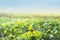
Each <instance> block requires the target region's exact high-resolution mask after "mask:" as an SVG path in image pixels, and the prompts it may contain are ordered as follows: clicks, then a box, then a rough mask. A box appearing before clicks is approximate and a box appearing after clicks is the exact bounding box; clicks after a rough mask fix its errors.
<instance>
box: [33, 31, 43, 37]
mask: <svg viewBox="0 0 60 40" xmlns="http://www.w3.org/2000/svg"><path fill="white" fill-rule="evenodd" d="M33 35H34V36H42V32H40V31H33Z"/></svg>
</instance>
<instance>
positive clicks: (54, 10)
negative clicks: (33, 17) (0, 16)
mask: <svg viewBox="0 0 60 40" xmlns="http://www.w3.org/2000/svg"><path fill="white" fill-rule="evenodd" d="M0 12H6V13H30V14H32V13H33V14H35V13H36V14H37V13H38V14H45V13H47V14H60V0H0Z"/></svg>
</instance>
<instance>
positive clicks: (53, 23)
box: [0, 16, 60, 40]
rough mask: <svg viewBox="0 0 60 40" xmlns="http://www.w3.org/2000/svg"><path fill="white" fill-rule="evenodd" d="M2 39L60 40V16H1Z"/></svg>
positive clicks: (0, 38)
mask: <svg viewBox="0 0 60 40" xmlns="http://www.w3.org/2000/svg"><path fill="white" fill-rule="evenodd" d="M0 40H60V18H59V17H46V16H43V17H41V16H32V17H28V16H27V17H23V16H22V17H14V16H10V17H6V16H5V17H0Z"/></svg>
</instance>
